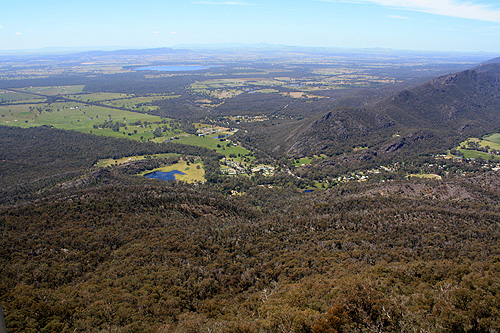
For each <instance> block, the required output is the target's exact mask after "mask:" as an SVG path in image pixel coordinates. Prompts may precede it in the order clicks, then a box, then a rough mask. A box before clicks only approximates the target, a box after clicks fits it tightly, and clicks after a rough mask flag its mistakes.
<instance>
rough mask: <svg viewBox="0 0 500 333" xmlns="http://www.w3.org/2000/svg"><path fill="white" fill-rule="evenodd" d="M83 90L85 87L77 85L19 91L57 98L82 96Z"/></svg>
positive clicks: (28, 88)
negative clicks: (58, 96) (74, 95)
mask: <svg viewBox="0 0 500 333" xmlns="http://www.w3.org/2000/svg"><path fill="white" fill-rule="evenodd" d="M83 88H85V86H84V85H76V86H53V87H27V88H21V89H19V90H23V91H26V92H30V93H35V94H41V95H47V96H55V95H68V94H81V93H82V92H83Z"/></svg>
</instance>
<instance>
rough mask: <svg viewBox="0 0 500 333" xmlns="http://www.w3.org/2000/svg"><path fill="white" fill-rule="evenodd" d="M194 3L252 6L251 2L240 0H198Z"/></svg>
mask: <svg viewBox="0 0 500 333" xmlns="http://www.w3.org/2000/svg"><path fill="white" fill-rule="evenodd" d="M192 3H193V4H195V5H237V6H252V5H253V3H248V2H241V1H211V0H200V1H193V2H192Z"/></svg>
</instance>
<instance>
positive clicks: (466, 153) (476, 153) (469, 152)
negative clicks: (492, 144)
mask: <svg viewBox="0 0 500 333" xmlns="http://www.w3.org/2000/svg"><path fill="white" fill-rule="evenodd" d="M459 151H460V152H461V153H462V154H463V157H465V158H478V157H480V158H484V159H485V160H489V159H494V160H500V156H494V155H491V154H489V153H485V152H482V151H477V150H469V149H459Z"/></svg>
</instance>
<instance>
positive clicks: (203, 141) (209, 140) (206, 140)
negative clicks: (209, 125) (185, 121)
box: [175, 132, 255, 163]
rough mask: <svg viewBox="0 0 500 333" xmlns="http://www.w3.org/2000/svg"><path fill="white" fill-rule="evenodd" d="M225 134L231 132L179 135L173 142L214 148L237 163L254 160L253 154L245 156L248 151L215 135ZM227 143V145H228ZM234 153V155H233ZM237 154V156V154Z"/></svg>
mask: <svg viewBox="0 0 500 333" xmlns="http://www.w3.org/2000/svg"><path fill="white" fill-rule="evenodd" d="M221 134H222V135H226V134H232V133H230V132H228V133H216V134H211V135H206V136H194V135H189V136H180V137H179V139H177V140H175V142H179V143H182V144H186V145H191V146H199V147H205V148H208V149H214V150H216V151H217V152H219V153H221V154H223V155H224V156H226V158H231V159H233V160H235V161H237V162H239V163H242V162H252V161H253V160H255V157H253V156H247V155H249V154H250V151H249V150H247V149H245V148H243V147H240V146H234V145H233V144H232V142H230V141H228V140H225V141H220V140H219V139H217V138H216V137H217V136H218V135H221ZM228 144H229V146H228ZM217 145H220V147H217ZM233 154H234V155H233ZM238 154H239V156H238ZM230 155H233V156H236V157H230Z"/></svg>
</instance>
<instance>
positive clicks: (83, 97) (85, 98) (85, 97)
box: [64, 92, 131, 102]
mask: <svg viewBox="0 0 500 333" xmlns="http://www.w3.org/2000/svg"><path fill="white" fill-rule="evenodd" d="M130 96H131V95H129V94H120V93H104V92H100V93H94V94H79V95H64V97H66V98H70V99H76V100H79V101H82V102H102V101H108V100H112V99H123V98H128V97H130Z"/></svg>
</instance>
